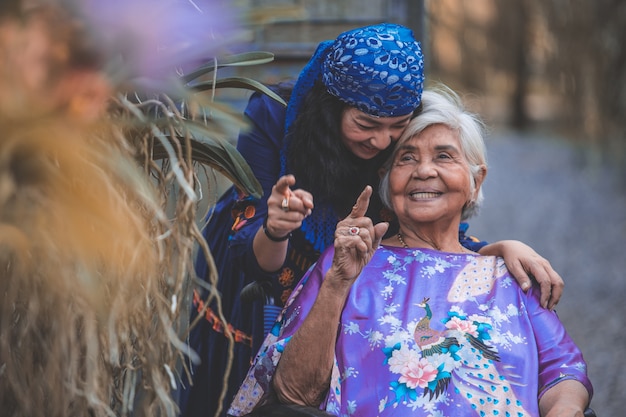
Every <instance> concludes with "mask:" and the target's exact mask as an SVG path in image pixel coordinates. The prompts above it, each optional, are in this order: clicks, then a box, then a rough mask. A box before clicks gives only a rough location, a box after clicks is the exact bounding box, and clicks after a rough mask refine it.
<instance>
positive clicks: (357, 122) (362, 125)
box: [341, 107, 412, 159]
mask: <svg viewBox="0 0 626 417" xmlns="http://www.w3.org/2000/svg"><path fill="white" fill-rule="evenodd" d="M411 117H412V114H408V115H406V116H398V117H374V116H370V115H368V114H366V113H364V112H362V111H360V110H357V109H355V108H354V107H348V108H346V110H344V112H343V115H342V117H341V136H342V141H343V143H344V145H345V146H346V147H347V148H348V149H349V150H350V151H351V152H352V153H353V154H355V155H356V156H358V157H359V158H361V159H372V158H374V157H375V156H376V155H378V154H379V153H380V152H382V151H384V150H385V149H387V147H389V145H391V143H392V142H396V141H397V140H398V139H399V138H400V136H401V135H402V132H403V131H404V129H405V128H406V126H407V125H408V124H409V121H410V120H411Z"/></svg>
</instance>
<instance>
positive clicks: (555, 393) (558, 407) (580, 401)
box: [539, 380, 589, 417]
mask: <svg viewBox="0 0 626 417" xmlns="http://www.w3.org/2000/svg"><path fill="white" fill-rule="evenodd" d="M588 405H589V393H588V392H587V389H586V388H585V386H584V385H583V384H581V383H580V382H578V381H575V380H565V381H562V382H559V383H558V384H556V385H555V386H553V387H552V388H550V389H549V390H548V391H546V392H545V394H544V395H543V396H542V397H541V399H540V400H539V411H540V412H541V416H542V417H583V413H584V411H585V409H586V408H587V406H588Z"/></svg>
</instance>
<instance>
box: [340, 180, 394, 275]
mask: <svg viewBox="0 0 626 417" xmlns="http://www.w3.org/2000/svg"><path fill="white" fill-rule="evenodd" d="M371 195H372V187H370V186H369V185H368V186H367V187H365V189H364V190H363V191H362V192H361V195H359V198H358V199H357V201H356V204H355V205H354V206H353V207H352V211H351V212H350V214H349V215H348V217H346V218H345V219H343V220H342V221H340V222H339V223H337V228H336V229H335V255H334V258H333V265H332V267H331V270H332V271H333V277H334V278H337V279H341V280H345V281H348V282H349V283H350V284H351V283H352V282H354V280H355V279H356V277H357V276H358V275H359V274H360V273H361V271H362V270H363V267H364V266H365V265H367V263H368V262H369V261H370V260H371V259H372V256H373V255H374V251H375V250H376V249H377V248H378V245H379V244H380V241H381V240H382V238H383V236H384V234H385V232H387V229H388V227H389V224H388V223H385V222H383V223H378V224H376V225H374V224H373V223H372V220H371V219H370V218H369V217H365V213H366V212H367V208H368V207H369V203H370V197H371Z"/></svg>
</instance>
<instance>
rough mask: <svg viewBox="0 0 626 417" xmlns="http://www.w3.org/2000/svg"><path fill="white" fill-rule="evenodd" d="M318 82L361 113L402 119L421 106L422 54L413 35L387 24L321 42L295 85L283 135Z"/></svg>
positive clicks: (357, 30) (407, 29)
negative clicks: (319, 80) (322, 83)
mask: <svg viewBox="0 0 626 417" xmlns="http://www.w3.org/2000/svg"><path fill="white" fill-rule="evenodd" d="M318 79H321V80H322V81H323V82H324V85H325V86H326V88H327V90H328V92H329V93H330V94H332V95H333V96H335V97H337V98H338V99H339V100H341V101H343V102H344V103H346V104H348V105H349V106H353V107H356V108H357V109H359V110H361V111H362V112H364V113H367V114H370V115H372V116H380V117H395V116H404V115H406V114H409V113H411V112H413V111H414V110H415V109H416V108H417V107H418V106H419V104H420V101H421V98H422V90H423V88H424V56H423V55H422V49H421V47H420V43H419V42H418V41H417V40H415V38H414V36H413V32H412V31H411V30H410V29H409V28H407V27H404V26H401V25H397V24H391V23H381V24H378V25H371V26H365V27H362V28H357V29H353V30H349V31H347V32H344V33H342V34H341V35H339V36H338V37H337V39H335V40H334V41H324V42H322V43H320V44H319V45H318V47H317V50H316V51H315V54H314V55H313V57H312V58H311V59H310V60H309V62H308V63H307V65H306V66H305V67H304V69H303V70H302V72H301V73H300V76H299V77H298V81H297V82H296V85H295V87H294V90H293V93H292V96H291V100H290V101H289V105H288V107H287V117H286V120H285V132H287V131H288V129H289V127H291V125H292V123H293V121H294V120H295V118H296V116H297V115H298V113H299V110H300V107H301V105H302V102H303V100H304V97H305V96H306V94H307V93H308V92H309V90H311V87H313V84H314V83H315V81H316V80H318Z"/></svg>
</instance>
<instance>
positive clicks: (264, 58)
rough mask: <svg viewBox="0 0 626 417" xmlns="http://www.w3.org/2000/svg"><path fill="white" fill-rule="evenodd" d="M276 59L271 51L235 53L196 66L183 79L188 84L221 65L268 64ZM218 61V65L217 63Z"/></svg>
mask: <svg viewBox="0 0 626 417" xmlns="http://www.w3.org/2000/svg"><path fill="white" fill-rule="evenodd" d="M273 60H274V54H273V53H271V52H264V51H254V52H244V53H241V54H234V55H229V56H225V57H220V58H216V59H215V60H211V61H208V62H207V63H205V64H203V65H201V66H200V67H198V68H196V69H195V70H193V71H192V72H190V73H189V74H186V75H183V76H182V77H181V80H182V81H183V82H184V83H185V84H188V83H190V82H191V81H193V80H195V79H197V78H199V77H201V76H203V75H206V74H208V73H210V72H212V71H215V69H216V68H219V67H236V66H249V65H260V64H267V63H268V62H272V61H273ZM216 63H217V65H216Z"/></svg>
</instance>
